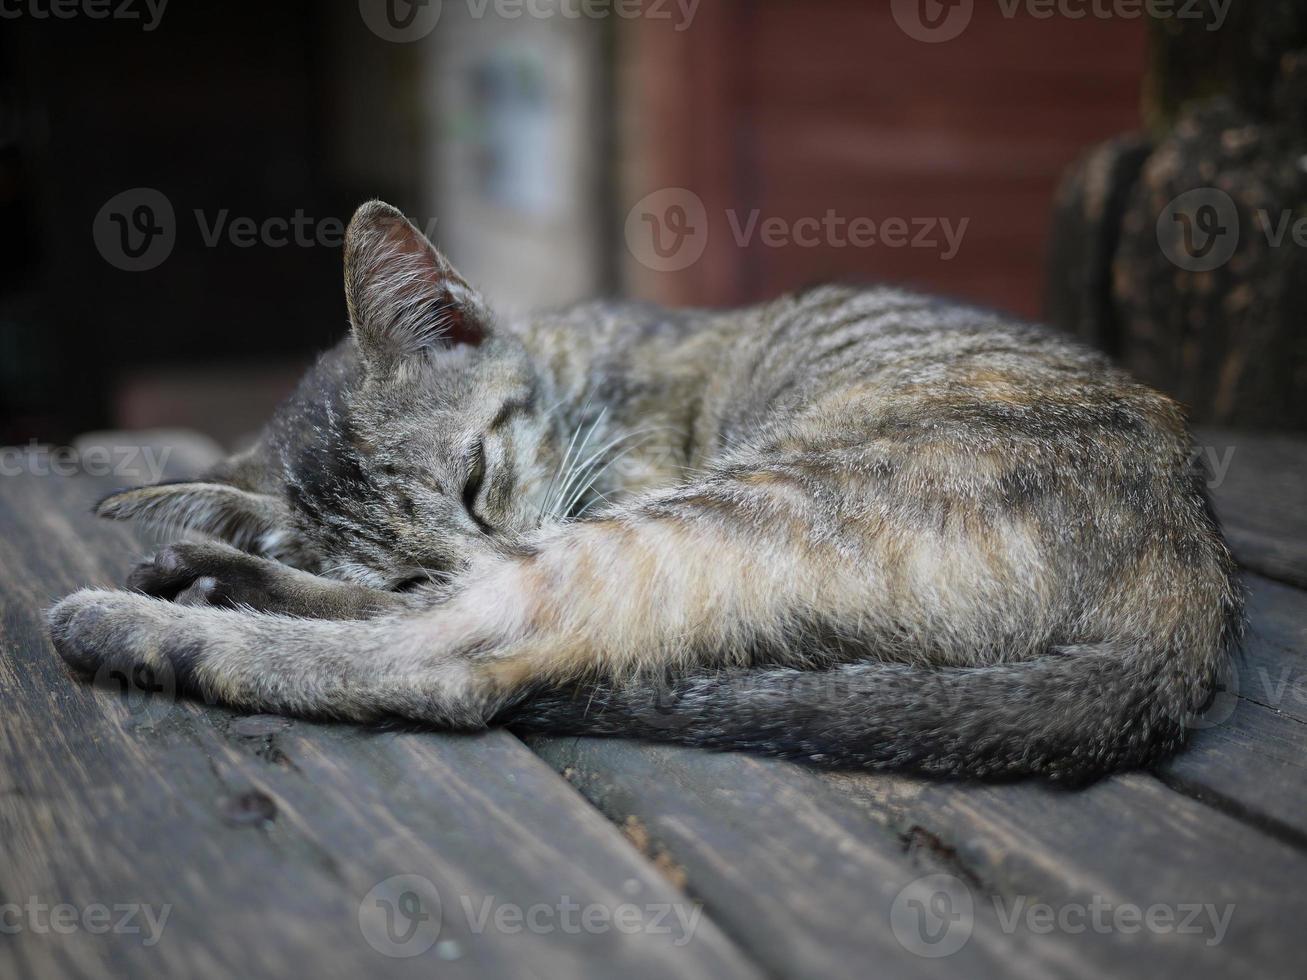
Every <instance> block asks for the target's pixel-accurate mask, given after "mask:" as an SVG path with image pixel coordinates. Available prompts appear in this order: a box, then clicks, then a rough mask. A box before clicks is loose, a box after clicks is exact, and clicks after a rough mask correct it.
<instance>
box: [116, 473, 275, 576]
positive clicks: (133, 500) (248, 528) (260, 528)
mask: <svg viewBox="0 0 1307 980" xmlns="http://www.w3.org/2000/svg"><path fill="white" fill-rule="evenodd" d="M247 469H248V460H247V459H242V458H239V457H238V458H236V459H233V460H227V461H224V462H222V463H219V464H218V465H217V466H214V467H213V468H212V469H210V470H208V471H207V472H206V473H204V474H203V475H202V476H200V477H197V478H196V479H194V480H181V481H176V482H170V483H155V484H151V485H149V486H144V487H133V488H132V489H130V490H120V491H118V492H116V493H112V494H110V495H109V496H107V497H105V498H104V499H103V500H101V501H100V502H99V503H98V504H96V507H95V513H96V516H98V517H107V518H109V519H111V520H118V521H126V520H140V521H141V522H142V523H144V524H146V525H148V526H151V527H155V528H158V529H160V530H161V531H164V532H165V533H175V532H178V531H183V530H187V531H199V532H201V533H203V534H208V535H211V536H212V537H215V538H218V539H219V540H222V541H226V542H228V543H229V544H231V545H233V546H235V547H237V548H240V549H241V550H242V551H249V552H253V553H255V554H267V555H272V556H274V557H275V556H276V555H277V553H278V552H279V551H280V550H282V548H283V547H284V546H288V545H289V544H290V543H291V542H290V536H289V535H288V534H287V530H288V528H289V527H290V513H289V510H288V508H287V507H286V505H285V503H284V502H283V501H281V500H279V499H278V498H276V497H274V496H272V495H271V494H267V493H263V492H261V491H259V490H257V489H255V488H254V487H255V484H254V481H251V480H249V479H248V474H247V472H246V470H247Z"/></svg>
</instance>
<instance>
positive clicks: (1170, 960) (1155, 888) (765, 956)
mask: <svg viewBox="0 0 1307 980" xmlns="http://www.w3.org/2000/svg"><path fill="white" fill-rule="evenodd" d="M529 744H531V745H532V746H533V747H534V748H536V749H537V751H539V752H540V753H541V754H542V756H543V757H544V758H546V759H548V760H549V761H550V762H552V763H553V764H554V765H555V766H556V767H558V768H559V769H560V770H561V771H563V772H564V773H565V774H566V775H567V776H568V778H569V779H571V780H572V781H573V783H574V784H575V785H576V786H578V788H580V789H581V790H582V792H584V793H585V794H586V796H587V797H589V798H590V799H591V800H592V801H593V802H594V803H595V805H596V806H598V807H599V808H600V809H601V810H603V811H604V812H605V813H606V814H607V815H608V816H609V818H610V819H612V820H614V821H615V822H618V823H624V824H627V825H629V826H632V827H633V828H635V832H636V833H638V834H639V835H640V836H641V837H642V838H647V840H648V841H649V842H650V845H649V846H650V847H651V848H652V849H653V850H654V851H655V853H657V854H658V855H660V856H661V857H662V859H663V860H664V861H666V862H668V863H670V864H673V865H675V866H676V867H678V868H680V869H682V870H683V872H684V874H685V875H686V878H687V887H688V888H689V890H690V891H691V893H693V894H694V895H696V896H697V897H699V898H702V899H703V901H704V903H705V906H706V908H707V910H708V914H709V915H711V916H712V917H713V918H714V920H715V921H717V922H718V923H719V924H721V925H722V927H723V928H724V929H726V930H727V932H728V933H730V934H731V935H732V936H733V937H734V938H735V939H736V940H737V941H738V942H739V943H741V944H743V945H745V946H746V947H748V948H750V949H752V950H754V951H755V954H756V955H757V956H759V957H761V958H762V960H763V963H764V965H765V966H766V967H768V968H769V969H770V970H771V971H772V972H774V973H776V974H778V975H781V976H813V975H819V976H836V977H840V976H850V977H852V976H862V975H864V974H865V972H866V970H867V964H868V963H875V964H877V966H878V968H879V969H880V970H882V971H883V972H884V973H886V974H887V975H891V976H899V975H904V976H916V975H921V974H923V973H928V972H937V971H938V970H939V969H940V967H941V964H938V963H935V962H934V961H933V960H932V959H928V958H924V957H922V956H921V955H919V950H920V949H921V948H922V947H917V948H916V949H913V948H910V947H911V946H913V941H912V938H911V935H910V934H909V935H908V937H907V939H908V942H907V943H905V942H904V941H902V937H903V929H904V927H905V926H904V922H903V920H902V919H899V920H897V921H898V923H899V927H900V928H899V929H898V930H896V929H895V922H896V919H895V900H896V897H898V896H899V895H900V893H901V890H903V889H909V891H907V892H904V894H908V895H912V891H911V889H912V888H914V887H916V886H914V885H913V882H914V881H918V882H920V881H922V879H923V878H924V879H925V884H926V885H927V886H929V885H930V883H931V882H932V881H934V880H938V879H932V878H931V876H933V875H946V876H951V877H950V878H948V879H944V880H950V881H953V882H954V885H952V886H951V887H954V888H956V887H957V883H961V885H962V886H964V887H965V890H966V892H967V894H968V895H969V896H970V899H971V912H970V915H969V916H965V917H964V919H963V920H959V921H964V923H965V926H959V927H958V928H967V929H969V939H968V941H967V942H966V944H965V945H964V946H962V947H961V948H960V949H958V950H956V951H955V952H952V953H951V954H950V955H949V957H948V963H947V967H946V972H949V973H956V974H957V975H963V976H988V975H1003V976H1007V975H1029V976H1047V975H1049V974H1050V973H1052V974H1055V975H1067V976H1086V977H1089V976H1102V975H1104V974H1106V975H1113V974H1115V973H1120V972H1124V971H1126V970H1127V969H1128V970H1130V972H1132V973H1134V972H1138V971H1139V970H1140V969H1141V968H1146V969H1147V970H1148V972H1151V973H1154V974H1165V975H1174V974H1178V973H1180V972H1181V971H1185V970H1190V969H1201V970H1203V971H1204V972H1210V973H1215V972H1218V971H1223V970H1253V969H1258V970H1260V971H1262V972H1265V968H1266V967H1267V965H1268V964H1271V965H1274V964H1283V963H1289V962H1292V960H1291V959H1290V958H1291V957H1294V956H1296V955H1297V954H1296V948H1297V930H1298V928H1299V927H1298V922H1300V920H1301V917H1302V914H1303V912H1304V911H1307V904H1305V903H1304V900H1303V899H1302V897H1301V895H1302V892H1301V889H1298V887H1297V885H1296V884H1295V882H1296V881H1297V880H1298V879H1299V878H1300V877H1301V876H1302V875H1303V873H1304V872H1307V856H1304V855H1303V854H1302V853H1301V852H1300V851H1298V850H1295V849H1294V848H1292V847H1290V846H1288V845H1286V844H1284V843H1283V842H1281V841H1279V840H1276V839H1274V838H1272V837H1270V836H1268V835H1265V834H1263V833H1260V832H1259V831H1258V830H1256V829H1254V828H1252V827H1249V826H1247V825H1245V824H1243V823H1240V822H1238V821H1237V820H1235V819H1233V818H1232V817H1229V816H1227V815H1224V814H1222V813H1219V812H1217V811H1215V810H1212V809H1211V808H1209V807H1207V806H1205V805H1204V804H1202V803H1200V802H1198V801H1195V800H1192V799H1189V798H1187V797H1186V796H1184V795H1182V794H1180V793H1176V792H1174V791H1172V790H1170V789H1168V788H1167V787H1165V786H1163V785H1162V784H1161V783H1159V782H1158V781H1157V780H1156V779H1154V778H1152V777H1151V776H1148V775H1146V774H1136V775H1130V776H1127V777H1123V778H1115V779H1110V780H1105V781H1103V782H1100V783H1099V784H1097V785H1095V786H1093V787H1090V788H1088V789H1086V790H1082V791H1078V792H1071V791H1067V790H1061V789H1055V788H1050V787H1048V786H1046V785H1044V784H1041V783H1039V782H1035V781H1030V782H1025V783H1019V784H1008V785H988V786H986V785H967V784H958V783H946V782H930V781H927V780H912V779H905V778H899V777H894V776H866V775H829V774H827V775H822V774H818V773H815V772H812V771H809V770H805V769H802V768H800V767H798V766H794V765H790V764H788V763H782V762H777V761H774V760H765V759H758V758H752V757H746V756H740V755H733V754H729V753H709V752H700V751H695V750H693V749H683V748H676V747H667V746H649V745H640V744H634V743H626V742H621V741H618V740H604V739H584V738H582V739H571V738H568V739H548V738H537V739H532V740H530V742H529ZM1291 893H1292V894H1296V895H1298V896H1300V897H1298V898H1294V897H1292V895H1291ZM918 897H920V896H918ZM925 898H926V901H927V905H928V907H929V903H930V890H929V888H928V890H927V892H926V895H925ZM955 898H956V896H955V895H952V894H950V895H949V899H948V900H949V901H954V899H955ZM901 904H902V899H900V905H901ZM1041 904H1047V905H1048V906H1049V907H1050V908H1051V910H1052V911H1051V913H1048V914H1052V915H1054V916H1056V915H1059V914H1060V915H1063V916H1066V917H1068V918H1067V919H1066V921H1067V922H1068V924H1069V926H1070V929H1069V930H1068V929H1061V928H1059V927H1057V926H1056V924H1054V926H1053V928H1051V929H1050V930H1049V931H1047V932H1044V931H1042V930H1043V927H1044V922H1043V920H1042V916H1043V915H1045V912H1044V911H1043V910H1042V909H1040V908H1038V906H1040V905H1041ZM1191 905H1196V906H1203V905H1206V906H1210V907H1212V908H1213V909H1214V910H1215V914H1216V915H1217V916H1218V919H1217V922H1216V924H1213V923H1212V921H1211V920H1210V919H1209V918H1204V919H1203V921H1202V922H1200V923H1197V922H1196V923H1191V925H1195V926H1196V928H1197V929H1198V930H1199V931H1195V932H1189V931H1185V932H1178V931H1177V929H1178V926H1179V924H1180V923H1179V922H1178V921H1177V922H1174V923H1172V924H1171V925H1170V926H1167V925H1166V924H1165V923H1162V924H1161V925H1160V926H1159V927H1158V928H1156V929H1155V930H1154V931H1151V932H1150V931H1146V930H1142V929H1140V930H1135V929H1134V927H1133V925H1132V924H1131V920H1130V916H1131V915H1133V910H1134V909H1135V908H1136V907H1137V908H1138V909H1139V910H1140V914H1143V913H1144V911H1145V910H1147V909H1149V908H1150V907H1151V906H1161V907H1162V908H1160V909H1158V910H1157V911H1155V912H1153V913H1151V914H1152V915H1154V916H1157V917H1160V918H1164V917H1165V916H1167V915H1168V914H1169V915H1172V916H1177V917H1180V918H1183V917H1185V916H1187V915H1189V914H1190V911H1191V910H1190V906H1191ZM1230 906H1233V907H1234V908H1233V913H1232V914H1233V916H1234V917H1233V918H1232V919H1230V920H1229V921H1228V922H1225V925H1224V926H1222V925H1221V922H1223V921H1224V918H1223V917H1224V916H1225V915H1226V914H1227V913H1229V907H1230ZM961 907H962V905H961V903H959V902H954V908H957V909H960V908H961ZM1096 907H1098V908H1099V912H1098V913H1097V914H1098V916H1099V918H1100V919H1101V918H1102V917H1103V916H1106V917H1107V920H1106V926H1105V928H1103V929H1101V931H1100V930H1099V929H1098V928H1096V925H1095V921H1094V918H1093V917H1094V916H1095V914H1096V913H1095V908H1096ZM1118 910H1119V911H1118ZM1168 910H1169V911H1168ZM898 911H899V912H900V913H901V912H902V911H903V910H902V908H901V907H900V908H899V910H898ZM1202 914H1203V915H1204V916H1207V915H1208V913H1207V912H1205V911H1204V912H1202ZM1117 915H1120V916H1122V919H1121V920H1120V921H1121V925H1120V926H1119V927H1117V926H1115V925H1114V922H1115V921H1117V920H1115V919H1114V918H1113V917H1114V916H1117ZM1077 916H1081V917H1082V918H1077ZM941 921H942V920H941ZM926 924H927V925H928V926H929V925H930V923H929V921H927V923H926ZM1080 924H1083V925H1084V928H1083V929H1082V930H1080V931H1076V929H1077V928H1078V926H1079V925H1080ZM911 925H912V920H911V919H910V918H909V920H908V926H909V927H910V926H911ZM1203 929H1207V931H1205V932H1204V931H1201V930H1203ZM1218 933H1219V934H1218ZM945 935H948V934H947V933H945ZM1208 940H1211V943H1209V942H1208ZM927 951H931V950H929V948H927Z"/></svg>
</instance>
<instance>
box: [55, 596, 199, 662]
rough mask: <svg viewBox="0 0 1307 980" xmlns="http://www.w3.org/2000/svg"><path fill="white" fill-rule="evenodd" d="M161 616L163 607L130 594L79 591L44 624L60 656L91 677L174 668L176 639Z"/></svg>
mask: <svg viewBox="0 0 1307 980" xmlns="http://www.w3.org/2000/svg"><path fill="white" fill-rule="evenodd" d="M166 611H167V607H165V606H163V604H162V603H159V602H157V601H155V600H153V599H147V598H145V597H143V596H139V595H133V594H131V593H129V592H106V591H103V590H98V589H83V590H82V591H80V592H74V593H73V594H72V595H70V596H68V597H67V598H65V599H63V600H61V601H60V602H59V603H57V604H56V605H55V606H54V607H53V608H52V609H51V610H50V611H49V613H47V615H46V622H47V624H48V626H49V629H50V639H51V641H53V643H54V647H55V650H57V651H58V653H59V656H61V657H63V659H64V661H65V662H66V663H67V664H68V665H69V666H71V667H73V668H74V669H76V670H79V671H82V672H84V673H87V674H95V673H97V672H99V671H100V670H101V668H103V667H105V666H106V665H108V666H110V667H122V668H131V667H135V666H137V665H147V666H151V667H160V666H163V665H165V664H167V665H169V666H171V665H173V663H174V661H175V660H176V659H177V655H178V653H179V652H180V646H179V644H177V643H175V642H170V641H171V640H173V639H176V638H175V637H172V632H173V631H172V630H171V629H170V627H171V626H172V623H171V619H170V617H169V616H167V614H166ZM174 647H176V648H177V649H174Z"/></svg>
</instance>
